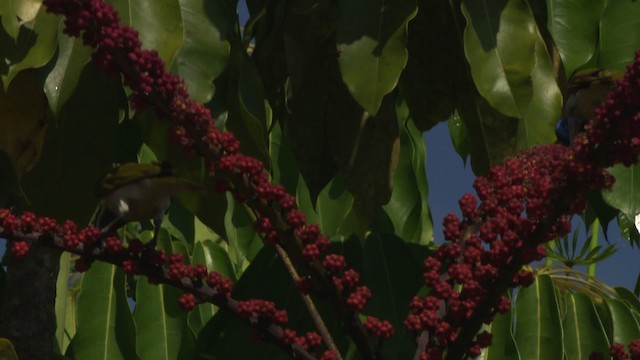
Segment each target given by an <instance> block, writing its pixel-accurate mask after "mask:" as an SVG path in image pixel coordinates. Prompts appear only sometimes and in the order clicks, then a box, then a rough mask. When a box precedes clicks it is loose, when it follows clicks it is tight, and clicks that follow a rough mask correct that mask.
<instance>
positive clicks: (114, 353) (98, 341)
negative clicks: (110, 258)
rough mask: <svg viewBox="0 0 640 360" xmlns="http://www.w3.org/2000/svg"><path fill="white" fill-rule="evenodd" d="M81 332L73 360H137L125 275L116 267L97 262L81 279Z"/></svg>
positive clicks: (69, 351) (72, 349)
mask: <svg viewBox="0 0 640 360" xmlns="http://www.w3.org/2000/svg"><path fill="white" fill-rule="evenodd" d="M77 319H78V332H77V333H76V336H75V337H74V338H73V340H72V342H71V344H70V345H69V348H68V349H67V353H66V355H67V356H70V357H72V358H74V359H110V360H111V359H113V360H117V359H126V360H129V359H131V360H134V359H138V355H137V354H136V351H135V348H136V341H135V338H136V330H135V325H134V323H133V317H132V316H131V312H130V310H129V304H128V303H127V296H126V291H125V275H124V272H123V271H122V269H118V268H117V267H116V266H114V265H109V264H106V263H102V262H95V263H94V264H93V265H92V266H91V269H90V270H89V271H87V272H86V273H85V274H84V275H83V278H82V293H81V295H80V298H79V299H78V313H77Z"/></svg>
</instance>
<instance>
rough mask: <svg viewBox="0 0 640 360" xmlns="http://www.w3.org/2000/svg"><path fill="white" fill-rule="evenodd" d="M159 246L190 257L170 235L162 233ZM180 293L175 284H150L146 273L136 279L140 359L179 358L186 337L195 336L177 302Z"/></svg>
mask: <svg viewBox="0 0 640 360" xmlns="http://www.w3.org/2000/svg"><path fill="white" fill-rule="evenodd" d="M174 244H176V245H177V244H179V243H178V242H175V243H174ZM158 245H159V248H161V249H164V250H165V251H167V253H176V252H178V253H183V255H184V256H185V259H188V258H189V256H188V253H187V252H186V249H180V248H176V247H173V246H172V243H171V240H170V238H169V237H164V236H160V237H159V241H158ZM187 262H188V260H187ZM181 295H182V292H181V291H180V290H179V289H176V288H174V287H172V286H166V285H153V284H150V283H149V281H148V279H147V278H146V277H144V276H140V277H138V278H137V282H136V308H135V311H134V314H133V315H134V318H135V321H136V327H137V333H136V340H137V342H136V345H137V347H136V350H137V352H138V355H139V356H140V358H141V359H176V358H178V354H179V353H180V352H181V351H184V349H183V346H184V344H183V342H184V339H185V337H188V336H193V335H192V334H191V331H190V330H189V328H188V327H187V315H188V313H187V312H186V311H184V310H183V309H182V308H181V307H180V306H179V305H178V299H179V298H180V296H181Z"/></svg>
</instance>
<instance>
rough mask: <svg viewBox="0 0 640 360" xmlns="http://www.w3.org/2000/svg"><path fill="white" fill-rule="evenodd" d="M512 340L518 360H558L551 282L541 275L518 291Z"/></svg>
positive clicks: (557, 316) (559, 325) (558, 321)
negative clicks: (513, 338) (513, 339)
mask: <svg viewBox="0 0 640 360" xmlns="http://www.w3.org/2000/svg"><path fill="white" fill-rule="evenodd" d="M515 316H516V322H515V330H514V336H515V340H516V344H517V345H518V352H519V353H520V358H521V359H523V360H529V359H540V360H542V359H562V356H563V351H564V350H563V344H562V322H561V319H560V312H559V309H558V302H557V300H556V294H555V290H554V287H553V283H552V281H551V278H550V277H549V276H547V275H541V276H538V277H537V278H536V281H535V282H534V283H533V284H532V285H531V286H529V287H528V288H520V289H518V294H517V297H516V303H515Z"/></svg>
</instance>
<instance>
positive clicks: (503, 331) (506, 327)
mask: <svg viewBox="0 0 640 360" xmlns="http://www.w3.org/2000/svg"><path fill="white" fill-rule="evenodd" d="M513 312H514V309H513V307H511V309H510V310H509V312H507V313H505V314H497V315H496V317H495V319H494V320H493V321H492V322H491V324H489V325H485V326H483V328H482V329H481V330H480V332H482V331H488V332H490V333H491V334H492V335H493V338H492V342H491V346H489V347H488V348H485V349H483V350H482V354H481V355H480V356H479V357H478V358H476V359H477V360H503V359H504V360H519V359H520V354H519V352H518V347H517V346H516V342H515V340H514V338H513V330H512V324H513Z"/></svg>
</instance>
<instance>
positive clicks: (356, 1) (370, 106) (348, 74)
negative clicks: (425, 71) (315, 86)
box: [336, 0, 417, 115]
mask: <svg viewBox="0 0 640 360" xmlns="http://www.w3.org/2000/svg"><path fill="white" fill-rule="evenodd" d="M416 5H417V4H416V0H397V1H391V2H385V1H384V0H347V1H342V2H340V9H339V15H338V23H337V26H336V36H337V42H338V52H339V54H340V55H339V58H338V63H339V64H340V72H341V74H342V79H343V80H344V82H345V84H346V85H347V87H348V88H349V92H350V93H351V95H352V96H353V98H354V99H355V100H356V101H357V102H358V103H359V104H360V105H361V106H362V107H363V108H364V109H365V110H366V111H367V112H369V113H370V114H372V115H375V114H377V113H378V110H379V109H380V104H381V103H382V98H383V97H384V96H385V95H386V94H388V93H390V92H391V90H393V88H395V87H396V84H397V83H398V79H399V78H400V72H401V71H402V69H403V68H404V66H405V65H406V63H407V58H408V52H407V49H406V47H405V42H406V37H407V23H408V22H409V20H411V18H413V17H414V16H415V14H416V11H417V6H416ZM353 14H358V16H353Z"/></svg>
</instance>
